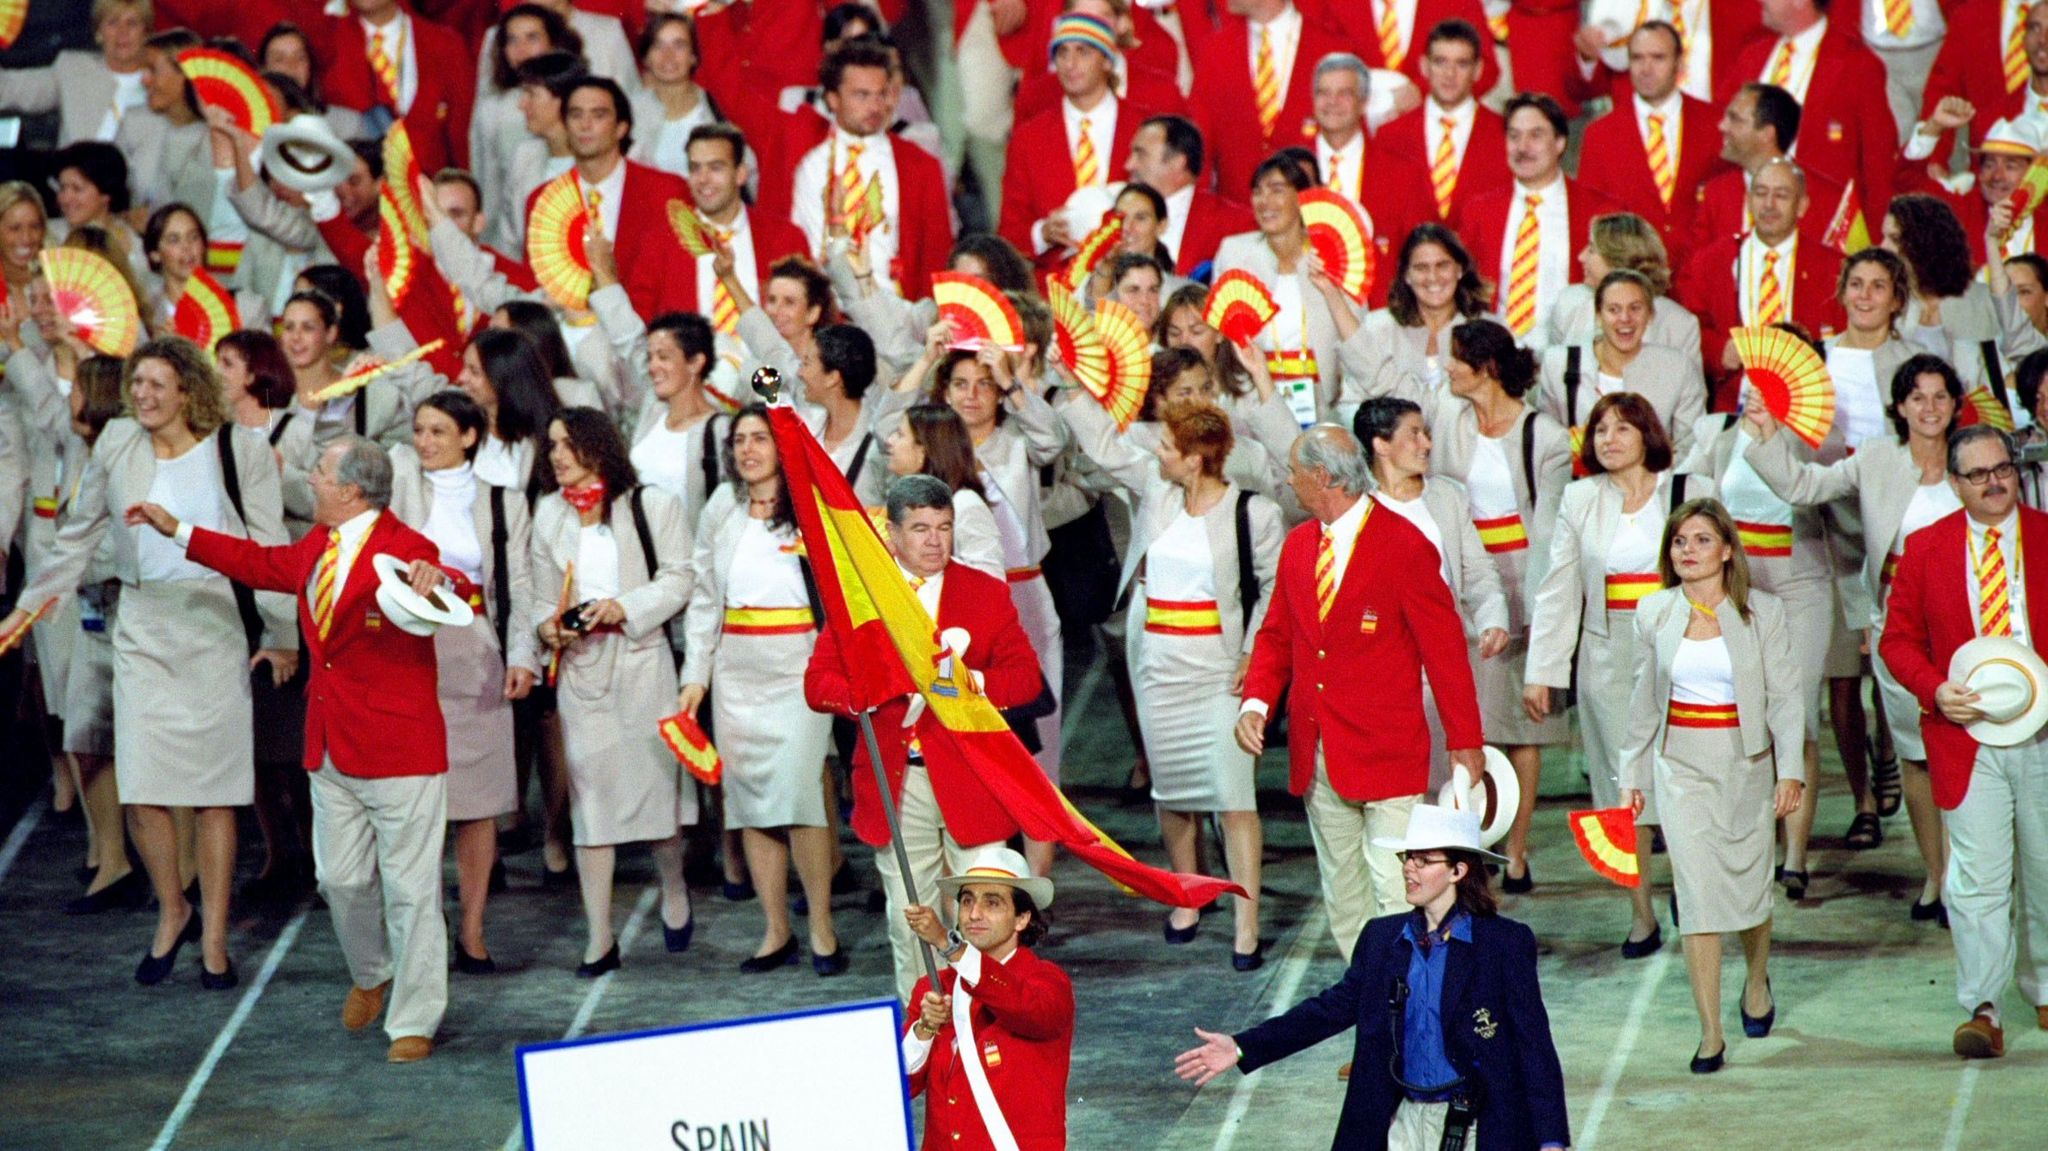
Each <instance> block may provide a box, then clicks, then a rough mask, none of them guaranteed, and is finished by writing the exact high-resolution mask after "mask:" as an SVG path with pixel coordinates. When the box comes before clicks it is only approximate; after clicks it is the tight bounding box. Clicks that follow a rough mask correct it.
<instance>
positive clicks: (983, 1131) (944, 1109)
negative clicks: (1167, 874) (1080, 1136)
mask: <svg viewBox="0 0 2048 1151" xmlns="http://www.w3.org/2000/svg"><path fill="white" fill-rule="evenodd" d="M939 893H940V895H941V896H942V897H944V898H946V899H948V900H950V901H952V902H953V904H954V906H955V908H956V909H957V911H958V919H959V923H960V927H959V931H958V933H957V934H956V935H951V936H949V935H947V934H946V931H945V929H944V927H943V925H942V924H940V922H939V917H938V915H937V914H936V913H935V912H933V911H932V909H931V908H929V907H923V906H919V907H912V908H909V909H908V911H907V912H906V918H907V920H908V922H909V923H910V924H911V925H912V927H913V928H914V929H915V930H916V931H917V933H918V934H919V936H921V937H922V938H923V939H924V940H925V941H926V942H927V943H930V944H931V945H932V946H933V947H934V948H935V949H937V950H939V951H940V952H941V953H942V954H945V955H946V956H947V958H948V961H949V962H950V963H951V964H952V966H950V967H947V968H946V969H944V970H942V971H940V972H939V982H938V986H937V987H933V986H932V983H931V981H930V980H929V979H925V978H919V979H918V981H917V986H916V988H915V990H914V992H913V994H912V996H911V999H910V1005H911V1015H912V1018H911V1023H910V1026H909V1028H908V1029H907V1030H905V1031H904V1033H903V1043H902V1053H903V1067H904V1070H905V1071H907V1072H908V1073H909V1075H910V1091H911V1094H913V1095H918V1094H922V1095H923V1096H924V1099H925V1103H924V1146H925V1151H956V1149H964V1151H996V1149H997V1148H999V1147H1014V1148H1016V1149H1017V1151H1066V1146H1067V1073H1068V1070H1069V1068H1070V1066H1071V1063H1072V1060H1073V1047H1074V985H1073V982H1072V981H1071V980H1069V979H1068V978H1067V973H1066V972H1064V971H1061V970H1060V969H1059V968H1058V967H1057V966H1055V965H1053V964H1051V963H1048V962H1046V961H1045V960H1043V959H1040V958H1039V957H1038V956H1036V955H1034V954H1032V952H1031V948H1032V947H1034V946H1036V945H1037V943H1038V941H1039V940H1040V939H1043V938H1044V937H1045V932H1046V928H1047V921H1046V919H1045V913H1044V909H1046V908H1048V907H1051V906H1052V897H1053V886H1052V880H1051V879H1048V878H1044V877H1040V876H1033V875H1032V874H1031V866H1030V864H1028V863H1026V862H1024V857H1023V856H1021V855H1019V854H1017V853H1016V852H1014V851H1012V850H1010V849H1009V848H1007V847H1004V846H1003V845H1002V844H999V843H997V844H990V845H989V846H987V847H984V848H982V849H981V850H979V851H976V852H974V853H973V854H971V855H969V856H968V857H967V858H965V859H963V860H961V863H960V865H959V866H958V867H957V868H955V869H954V874H951V875H948V876H946V877H945V878H944V879H942V880H940V881H939ZM983 1096H986V1097H987V1098H988V1101H989V1103H990V1104H991V1106H988V1107H984V1106H983V1105H982V1102H981V1098H982V1097H983Z"/></svg>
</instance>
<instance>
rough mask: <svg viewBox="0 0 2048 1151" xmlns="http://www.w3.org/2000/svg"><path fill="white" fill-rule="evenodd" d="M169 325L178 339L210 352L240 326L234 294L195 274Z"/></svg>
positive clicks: (217, 282) (218, 284) (181, 297)
mask: <svg viewBox="0 0 2048 1151" xmlns="http://www.w3.org/2000/svg"><path fill="white" fill-rule="evenodd" d="M171 324H172V326H173V327H175V328H176V329H177V331H178V334H179V335H181V336H183V337H185V338H186V339H188V340H190V341H192V342H193V343H195V344H198V345H199V346H200V347H202V348H205V349H206V350H207V351H209V352H210V351H212V350H213V345H214V343H215V342H216V341H218V340H219V339H220V338H221V337H222V336H225V335H227V334H228V333H229V332H232V331H234V330H235V329H236V328H239V327H241V326H242V313H241V311H240V310H239V309H238V308H236V307H235V296H234V293H232V292H230V291H228V290H227V289H226V288H223V287H221V285H220V281H219V280H216V279H214V278H213V276H212V275H210V274H208V273H207V272H205V271H203V270H202V271H195V272H193V273H192V276H191V278H190V279H188V280H186V281H185V294H184V295H182V296H179V297H178V304H177V307H176V308H174V309H172V312H171Z"/></svg>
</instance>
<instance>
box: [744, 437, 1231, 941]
mask: <svg viewBox="0 0 2048 1151" xmlns="http://www.w3.org/2000/svg"><path fill="white" fill-rule="evenodd" d="M768 414H769V422H770V424H771V426H772V427H773V428H774V431H775V446H776V450H777V452H778V453H779V454H780V456H781V459H782V478H783V482H784V483H786V484H788V485H789V491H790V495H791V498H792V502H793V503H794V504H795V506H796V519H797V526H798V528H799V529H800V530H801V531H802V533H803V541H804V550H805V552H806V553H807V555H808V556H809V558H810V563H811V573H812V575H813V576H814V577H815V578H816V580H817V584H818V599H819V601H820V603H821V605H822V606H823V607H824V609H825V622H826V626H828V627H831V628H833V629H835V630H836V631H837V633H838V635H839V638H840V640H841V642H842V644H843V645H844V647H845V651H846V662H847V666H849V667H854V668H859V669H861V674H860V675H857V676H855V677H853V684H852V687H853V690H854V692H855V693H856V697H855V699H854V700H853V701H852V702H853V705H854V707H855V709H856V710H865V709H867V708H872V707H876V706H879V705H881V704H883V703H885V702H887V701H889V700H891V699H894V698H896V697H897V696H901V695H905V694H908V693H910V692H913V691H915V692H920V693H922V694H923V695H924V698H925V702H926V704H927V705H928V706H929V707H930V710H931V713H932V715H933V716H934V717H936V718H937V719H938V721H939V725H940V727H941V728H942V729H943V733H941V732H929V733H928V734H926V735H923V736H921V737H920V738H922V739H923V740H924V742H925V746H926V748H927V750H928V751H929V750H930V748H931V746H932V744H933V742H934V741H935V740H951V741H952V743H953V748H954V750H955V751H956V752H957V754H958V755H959V756H960V757H961V759H962V760H964V761H966V762H970V763H972V764H974V768H975V774H976V775H977V776H978V777H979V778H980V780H981V782H982V784H983V786H985V787H987V788H988V789H989V792H990V793H991V794H992V795H993V796H994V797H995V798H996V800H997V801H998V802H999V803H1001V804H1002V806H1003V807H1004V809H1005V810H1007V811H1008V812H1009V813H1010V814H1011V815H1012V816H1013V817H1014V818H1015V819H1016V821H1017V826H1018V827H1019V829H1020V830H1022V831H1023V833H1024V834H1025V835H1028V836H1030V837H1031V838H1033V839H1037V840H1043V841H1048V842H1053V843H1058V844H1059V845H1060V846H1062V847H1064V848H1066V849H1067V850H1068V851H1071V852H1073V853H1074V854H1075V855H1076V856H1078V857H1079V858H1080V859H1081V860H1082V861H1083V862H1085V863H1087V864H1088V865H1089V866H1090V867H1093V868H1094V869H1096V870H1097V871H1100V872H1102V873H1103V874H1104V875H1106V876H1108V877H1109V878H1110V879H1112V880H1114V881H1115V882H1116V884H1117V885H1118V886H1119V887H1122V888H1123V889H1124V890H1125V891H1127V892H1130V893H1132V894H1136V895H1143V896H1145V897H1147V898H1149V899H1154V900H1157V901H1158V902H1160V903H1164V904H1167V905H1169V906H1173V907H1201V906H1203V905H1205V904H1207V903H1209V902H1210V901H1211V900H1213V899H1215V898H1216V897H1217V896H1219V895H1222V894H1224V893H1225V892H1230V893H1234V894H1237V895H1243V894H1245V892H1244V890H1243V889H1242V888H1240V887H1238V886H1237V885H1236V884H1233V883H1230V882H1229V881H1227V880H1222V879H1212V878H1209V877H1207V876H1200V875H1179V874H1176V873H1174V872H1170V871H1162V870H1160V869H1159V868H1156V867H1150V866H1147V865H1145V864H1143V863H1139V862H1138V861H1137V860H1135V859H1133V858H1131V855H1130V853H1129V852H1127V851H1125V850H1124V849H1123V848H1121V847H1119V846H1117V844H1116V841H1115V840H1112V839H1110V838H1109V837H1108V836H1107V835H1104V834H1103V833H1102V831H1101V829H1099V828H1097V827H1096V826H1095V825H1094V824H1092V823H1090V822H1088V819H1087V817H1086V816H1083V815H1082V814H1081V813H1080V811H1078V810H1077V809H1076V808H1075V807H1074V805H1073V804H1072V803H1069V802H1068V801H1067V798H1066V796H1064V795H1062V794H1060V790H1059V788H1057V787H1055V786H1053V783H1052V781H1051V780H1048V779H1047V778H1046V777H1045V773H1044V772H1043V771H1041V770H1040V769H1039V766H1038V762H1037V761H1036V760H1034V759H1033V758H1032V757H1031V754H1030V753H1029V752H1027V751H1025V750H1024V745H1023V744H1021V743H1018V742H1017V737H1016V736H1015V735H1013V734H1011V732H1010V728H1009V725H1008V724H1007V723H1005V722H1004V721H1003V717H1002V713H1000V712H998V711H997V710H996V708H995V705H993V704H991V703H990V702H989V701H988V698H987V697H986V696H982V695H979V694H977V693H976V692H974V691H973V690H972V688H970V687H968V686H967V684H966V683H964V682H960V683H950V682H949V683H946V684H942V685H941V690H934V683H935V682H936V681H937V680H938V677H939V673H940V670H941V669H940V661H939V658H938V657H939V655H940V654H941V653H940V651H939V643H938V637H937V636H935V635H933V634H932V620H931V617H930V616H928V615H926V614H925V611H924V607H923V605H921V604H920V603H918V601H917V593H915V592H913V591H912V590H910V584H909V583H908V582H906V581H905V580H904V578H903V573H902V569H900V568H898V567H897V566H896V561H895V559H894V558H893V557H891V556H890V554H889V551H888V548H887V546H886V545H885V544H884V543H883V541H882V538H881V536H880V535H878V534H877V533H876V530H875V526H874V521H872V520H871V519H869V518H868V513H867V510H866V509H865V508H864V507H862V506H861V502H860V500H859V499H858V498H857V497H855V496H854V494H853V488H852V486H851V485H849V484H848V483H847V482H846V477H845V476H844V475H842V474H841V473H840V471H839V469H838V467H837V466H835V465H834V464H833V463H832V460H831V457H829V456H827V455H826V454H825V449H824V448H823V447H821V446H820V445H819V444H818V441H817V439H816V438H815V437H814V436H812V435H811V432H810V429H809V428H806V427H805V426H804V424H803V421H802V420H800V419H798V418H797V415H796V411H795V409H793V408H791V407H789V406H787V405H778V406H775V407H772V408H770V409H769V413H768Z"/></svg>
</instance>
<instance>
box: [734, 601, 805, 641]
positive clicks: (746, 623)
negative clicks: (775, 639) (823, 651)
mask: <svg viewBox="0 0 2048 1151" xmlns="http://www.w3.org/2000/svg"><path fill="white" fill-rule="evenodd" d="M816 626H817V624H816V620H815V619H814V618H813V617H812V615H811V609H810V608H807V607H729V608H726V609H725V633H726V634H727V635H800V634H802V633H804V632H807V631H812V630H814V629H815V628H816Z"/></svg>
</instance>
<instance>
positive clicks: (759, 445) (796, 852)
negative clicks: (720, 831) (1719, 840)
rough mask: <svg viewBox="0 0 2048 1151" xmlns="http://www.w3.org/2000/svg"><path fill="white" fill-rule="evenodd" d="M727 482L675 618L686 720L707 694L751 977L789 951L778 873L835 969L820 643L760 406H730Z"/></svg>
mask: <svg viewBox="0 0 2048 1151" xmlns="http://www.w3.org/2000/svg"><path fill="white" fill-rule="evenodd" d="M726 451H727V455H728V457H729V458H730V460H731V477H732V478H731V482H728V483H725V484H722V485H720V486H719V489H718V490H717V491H716V492H713V493H712V495H711V500H710V502H709V503H707V504H705V505H704V518H703V519H702V520H701V521H700V522H699V523H698V526H697V547H696V551H695V553H694V554H693V556H692V558H691V561H690V570H691V574H692V576H693V578H694V580H695V582H696V589H697V590H696V597H695V598H694V599H693V600H691V602H690V612H689V616H688V619H687V621H686V625H685V631H686V637H687V638H686V639H685V640H684V659H683V689H682V692H681V694H680V695H679V696H678V697H677V699H676V703H677V706H678V707H679V709H680V710H682V711H684V712H686V713H688V714H691V715H695V714H696V713H697V710H698V708H700V707H701V706H702V705H703V703H704V696H705V694H706V692H707V691H708V690H709V689H710V688H713V687H716V688H717V689H718V690H717V692H716V693H715V694H713V695H712V696H711V714H712V720H713V723H712V730H713V731H714V733H715V734H716V736H717V740H718V752H719V756H720V757H721V758H722V759H724V761H725V782H724V788H725V825H726V826H727V827H729V828H731V827H737V828H741V829H742V831H741V840H742V844H743V847H744V850H745V852H746V857H747V871H748V873H749V874H750V875H752V876H753V880H754V890H755V891H757V892H759V893H760V897H761V911H762V914H763V916H764V917H765V920H766V922H765V924H764V930H763V932H762V936H761V945H760V947H758V948H757V949H756V950H755V952H754V954H753V956H752V957H751V958H749V959H746V960H744V961H742V962H741V964H740V970H742V971H744V972H747V973H749V974H754V973H759V972H767V971H774V970H777V969H779V968H781V967H783V966H785V965H788V964H794V963H795V962H796V959H797V941H796V933H795V932H794V931H792V930H791V928H790V923H789V868H790V864H791V862H792V860H793V861H794V862H795V865H796V871H797V877H798V879H799V880H801V882H802V884H803V889H804V897H805V899H806V900H807V901H808V902H809V905H810V908H809V911H808V912H807V914H808V915H809V918H810V932H811V964H812V966H813V967H814V968H815V969H816V970H817V972H818V974H820V975H837V974H839V973H840V972H842V971H844V970H846V952H845V951H844V949H842V948H841V947H840V945H839V937H838V935H837V934H836V933H835V932H834V930H833V927H832V834H831V829H830V827H829V825H828V824H827V822H826V813H825V805H826V802H827V801H826V796H825V780H824V775H823V772H822V768H823V765H824V762H825V753H826V751H827V750H828V749H829V748H830V746H831V743H832V717H831V716H829V715H824V714H822V713H819V712H814V711H812V710H811V709H810V707H809V706H808V705H807V704H805V702H804V693H803V677H804V669H805V668H806V667H807V666H809V664H810V658H811V649H812V648H813V647H815V646H816V645H817V642H818V614H817V609H816V608H814V607H813V606H812V604H813V596H814V593H813V592H812V589H811V582H810V581H811V576H810V571H809V568H808V565H807V564H806V563H805V561H804V559H803V555H802V551H801V540H800V539H799V537H798V535H797V529H796V513H795V511H794V510H792V508H793V505H792V504H791V496H790V493H789V489H788V486H787V485H786V484H785V483H784V480H783V475H782V461H781V457H780V456H779V455H778V453H777V452H776V447H775V436H774V433H773V432H772V431H771V430H770V429H769V424H768V410H767V409H766V408H764V407H762V406H761V405H759V404H753V405H749V406H748V407H745V408H741V409H740V411H739V414H738V415H736V416H734V417H733V421H732V432H731V434H730V436H729V437H728V439H727V444H726Z"/></svg>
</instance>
